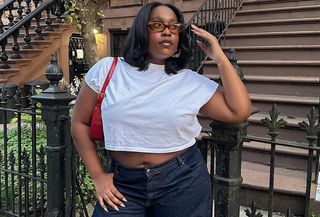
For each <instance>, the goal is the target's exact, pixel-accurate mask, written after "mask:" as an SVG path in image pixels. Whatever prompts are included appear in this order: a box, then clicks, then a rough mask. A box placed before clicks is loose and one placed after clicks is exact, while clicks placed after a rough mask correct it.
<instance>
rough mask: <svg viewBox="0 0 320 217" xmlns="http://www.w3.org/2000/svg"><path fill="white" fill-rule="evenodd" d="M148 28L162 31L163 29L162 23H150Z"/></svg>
mask: <svg viewBox="0 0 320 217" xmlns="http://www.w3.org/2000/svg"><path fill="white" fill-rule="evenodd" d="M150 28H151V29H152V30H153V31H156V32H162V31H163V30H164V25H163V24H162V23H150Z"/></svg>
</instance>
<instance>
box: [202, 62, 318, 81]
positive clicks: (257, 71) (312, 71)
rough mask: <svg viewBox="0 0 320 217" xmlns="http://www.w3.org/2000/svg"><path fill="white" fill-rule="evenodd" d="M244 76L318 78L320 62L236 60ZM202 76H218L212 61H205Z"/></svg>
mask: <svg viewBox="0 0 320 217" xmlns="http://www.w3.org/2000/svg"><path fill="white" fill-rule="evenodd" d="M238 65H239V66H240V67H241V69H242V72H243V73H244V75H268V76H297V77H319V67H320V61H271V60H268V61H263V60H260V61H254V60H243V61H242V60H238ZM203 72H204V74H219V71H218V68H217V66H216V63H215V62H214V61H206V62H205V64H204V67H203Z"/></svg>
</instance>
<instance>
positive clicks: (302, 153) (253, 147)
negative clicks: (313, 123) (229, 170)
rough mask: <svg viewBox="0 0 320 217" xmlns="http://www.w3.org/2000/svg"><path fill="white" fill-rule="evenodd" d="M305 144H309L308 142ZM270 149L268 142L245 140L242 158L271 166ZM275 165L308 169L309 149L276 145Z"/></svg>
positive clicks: (293, 168)
mask: <svg viewBox="0 0 320 217" xmlns="http://www.w3.org/2000/svg"><path fill="white" fill-rule="evenodd" d="M267 138H270V137H267ZM288 142H289V141H288ZM293 143H294V142H293ZM305 145H306V146H308V143H305ZM270 150H271V145H270V144H267V143H262V142H255V141H251V142H244V143H243V147H242V156H241V159H242V161H246V162H251V163H257V164H262V165H268V166H270V156H271V153H270ZM274 165H275V167H278V168H286V169H292V170H301V171H307V168H308V167H307V165H308V150H306V149H301V148H294V147H288V146H280V145H276V148H275V161H274ZM313 168H315V167H313Z"/></svg>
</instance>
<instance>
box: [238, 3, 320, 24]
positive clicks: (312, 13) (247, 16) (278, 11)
mask: <svg viewBox="0 0 320 217" xmlns="http://www.w3.org/2000/svg"><path fill="white" fill-rule="evenodd" d="M319 11H320V4H319V5H306V6H294V7H280V8H261V9H253V10H246V9H245V7H243V8H242V9H241V10H240V11H238V12H237V16H236V17H235V19H234V21H235V22H238V21H250V20H265V19H267V20H269V19H271V20H272V19H289V18H295V19H297V18H316V17H318V13H319Z"/></svg>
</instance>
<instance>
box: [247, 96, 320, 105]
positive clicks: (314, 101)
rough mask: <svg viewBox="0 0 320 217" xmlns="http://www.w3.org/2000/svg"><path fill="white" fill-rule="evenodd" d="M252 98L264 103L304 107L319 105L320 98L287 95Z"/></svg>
mask: <svg viewBox="0 0 320 217" xmlns="http://www.w3.org/2000/svg"><path fill="white" fill-rule="evenodd" d="M250 98H251V99H252V100H256V101H262V102H274V103H294V104H303V105H310V106H312V105H318V104H319V97H298V98H297V97H296V96H287V95H276V96H275V95H269V94H250Z"/></svg>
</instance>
